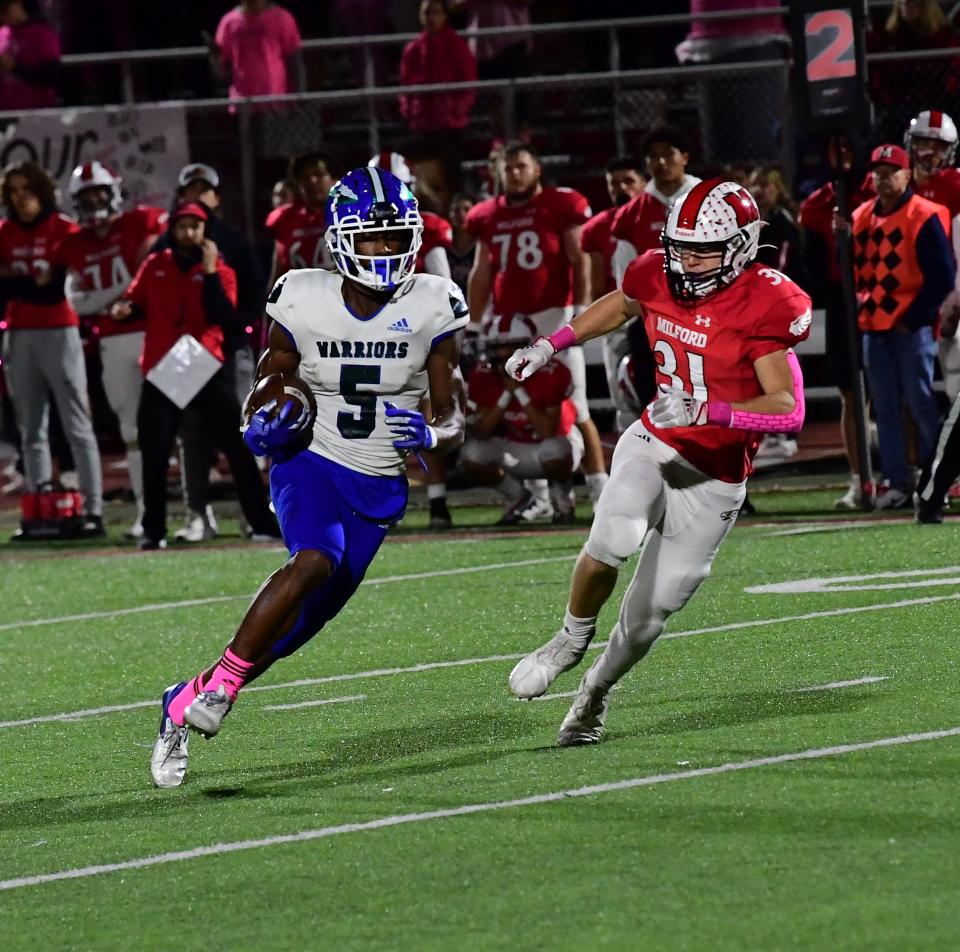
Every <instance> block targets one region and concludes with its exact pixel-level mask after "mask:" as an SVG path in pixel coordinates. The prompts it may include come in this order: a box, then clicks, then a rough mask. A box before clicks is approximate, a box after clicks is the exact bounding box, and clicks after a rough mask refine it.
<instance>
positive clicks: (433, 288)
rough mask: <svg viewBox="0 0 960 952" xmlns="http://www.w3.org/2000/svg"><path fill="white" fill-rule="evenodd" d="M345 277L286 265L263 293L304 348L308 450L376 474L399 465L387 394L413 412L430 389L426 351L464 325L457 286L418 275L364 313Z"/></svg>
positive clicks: (463, 308)
mask: <svg viewBox="0 0 960 952" xmlns="http://www.w3.org/2000/svg"><path fill="white" fill-rule="evenodd" d="M342 287H343V278H342V277H341V276H340V275H339V274H336V273H334V272H330V271H322V270H318V269H312V270H303V271H290V272H288V273H287V274H286V275H284V276H283V277H282V278H281V279H280V280H279V281H278V282H277V283H276V285H275V286H274V289H273V291H272V292H271V293H270V296H269V298H268V299H267V314H268V315H269V316H270V317H271V318H273V320H274V321H276V323H277V324H279V325H280V327H281V328H282V329H283V330H284V331H286V333H287V334H288V336H289V337H290V340H291V341H292V343H293V345H294V347H295V348H296V349H297V352H298V353H299V354H300V369H299V370H298V371H297V372H298V374H299V375H300V377H301V378H302V379H303V380H305V381H306V382H307V383H308V384H309V385H310V387H311V389H312V390H313V395H314V397H315V398H316V401H317V418H316V421H315V422H314V425H313V442H312V443H311V444H310V450H311V451H312V452H314V453H318V454H319V455H320V456H325V457H327V458H328V459H332V460H334V461H335V462H337V463H340V464H342V465H343V466H348V467H349V468H351V469H354V470H357V471H358V472H361V473H367V474H369V475H372V476H394V475H396V474H398V473H401V472H403V456H402V454H401V453H400V452H398V451H397V450H396V449H395V448H394V446H393V441H394V439H396V437H395V436H394V434H393V431H392V430H391V429H390V428H389V427H388V426H387V424H386V417H385V415H384V410H385V408H384V401H385V400H386V401H389V402H390V403H393V404H395V405H396V406H398V407H403V408H406V409H408V410H416V409H417V406H418V404H419V403H420V400H421V398H422V397H423V396H424V394H425V393H426V392H427V387H428V381H427V370H426V365H427V355H428V354H429V353H430V350H431V349H432V348H433V346H434V345H435V344H436V343H437V342H439V341H440V340H442V339H443V338H445V337H449V336H450V335H451V334H454V333H456V332H457V331H459V330H462V329H463V328H464V327H466V325H467V318H468V311H467V305H466V302H465V301H464V299H463V294H462V293H461V291H460V289H459V288H458V287H457V286H456V285H455V284H454V283H453V282H452V281H449V280H447V279H446V278H440V277H437V276H436V275H432V274H419V275H417V276H416V277H415V278H413V279H412V280H411V281H409V282H408V283H407V284H405V285H404V286H403V287H402V288H401V289H400V290H399V291H397V292H396V293H395V294H394V295H393V297H392V298H390V300H389V301H388V302H387V303H386V304H385V305H384V306H383V307H382V308H381V309H380V310H379V311H377V313H376V314H374V315H373V316H371V317H369V318H360V317H356V316H354V314H353V313H352V312H351V311H350V310H349V309H348V308H347V306H346V304H345V303H344V301H343V295H342Z"/></svg>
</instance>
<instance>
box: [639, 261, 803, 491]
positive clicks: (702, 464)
mask: <svg viewBox="0 0 960 952" xmlns="http://www.w3.org/2000/svg"><path fill="white" fill-rule="evenodd" d="M623 293H624V294H625V295H626V296H627V297H629V298H632V299H633V300H635V301H637V302H638V303H639V304H640V305H641V306H642V308H643V320H644V326H645V328H646V331H647V338H648V340H649V341H650V346H651V348H652V349H653V353H654V360H655V362H656V368H657V369H656V375H657V387H658V389H659V390H660V391H664V390H670V389H674V390H684V391H686V392H687V393H690V394H692V395H693V396H695V397H696V398H697V399H698V400H703V401H707V400H723V401H726V402H727V403H742V402H744V401H746V400H752V399H753V398H754V397H759V396H761V395H762V394H763V388H762V387H761V386H760V381H759V380H758V379H757V374H756V371H755V369H754V366H753V363H754V361H755V360H757V359H759V358H760V357H764V356H765V355H767V354H771V353H773V352H774V351H777V350H786V349H788V348H790V347H793V346H794V345H795V344H797V343H798V342H799V341H801V340H804V339H805V338H806V337H807V335H808V334H809V333H810V323H811V317H812V314H811V310H810V298H809V297H808V296H807V294H806V292H804V291H803V290H802V289H801V288H800V287H799V286H798V285H796V284H794V283H793V281H791V280H790V279H789V278H788V277H786V275H783V274H781V273H780V272H779V271H775V270H774V269H773V268H762V267H760V266H758V265H753V266H751V267H749V268H747V270H746V271H744V272H743V274H741V275H740V276H739V277H738V278H737V279H736V280H735V281H734V282H733V283H732V284H730V285H728V286H726V287H724V288H723V289H722V290H720V291H717V292H716V293H714V294H712V295H710V296H709V297H707V298H704V299H703V300H701V301H697V302H693V303H691V304H689V305H687V304H680V303H679V302H678V301H677V300H676V299H675V298H674V297H673V295H672V294H671V293H670V288H669V286H668V284H667V278H666V275H665V273H664V269H663V251H648V252H646V253H645V254H643V255H640V257H638V258H635V259H634V260H633V261H632V262H631V264H630V266H629V267H628V268H627V271H626V274H624V276H623ZM642 421H643V424H644V426H646V427H647V429H648V430H650V432H652V433H655V434H656V435H657V437H658V439H660V440H662V441H663V442H664V443H666V444H668V445H669V446H672V447H673V448H674V449H676V450H677V452H679V453H680V455H681V456H682V457H683V458H684V459H685V460H687V462H689V463H690V464H691V465H693V466H695V467H696V468H697V469H699V470H700V472H702V473H705V474H706V475H707V476H711V477H712V478H714V479H720V480H723V481H724V482H728V483H738V482H741V481H742V480H744V479H746V478H747V476H749V475H750V473H751V472H752V470H753V466H752V461H753V457H754V455H755V454H756V452H757V446H758V445H759V442H760V437H761V436H762V435H763V434H762V433H753V432H750V431H748V430H731V429H727V428H723V427H718V426H687V427H673V428H666V429H657V428H656V427H654V426H653V424H652V423H651V422H650V418H649V416H648V414H647V411H646V410H644V412H643V417H642Z"/></svg>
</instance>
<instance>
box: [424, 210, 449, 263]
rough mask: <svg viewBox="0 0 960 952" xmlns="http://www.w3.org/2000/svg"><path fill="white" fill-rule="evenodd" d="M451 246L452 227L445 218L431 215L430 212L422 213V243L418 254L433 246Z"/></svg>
mask: <svg viewBox="0 0 960 952" xmlns="http://www.w3.org/2000/svg"><path fill="white" fill-rule="evenodd" d="M452 247H453V228H452V227H451V225H450V222H448V221H447V220H446V218H441V217H440V216H439V215H433V214H431V213H430V212H424V214H423V244H422V245H421V246H420V254H422V255H425V254H426V253H427V252H429V251H433V249H434V248H452Z"/></svg>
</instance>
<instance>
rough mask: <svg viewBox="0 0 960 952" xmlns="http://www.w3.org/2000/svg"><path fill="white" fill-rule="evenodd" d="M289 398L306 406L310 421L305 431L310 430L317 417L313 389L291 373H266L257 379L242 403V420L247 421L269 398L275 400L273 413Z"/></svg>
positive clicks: (277, 411)
mask: <svg viewBox="0 0 960 952" xmlns="http://www.w3.org/2000/svg"><path fill="white" fill-rule="evenodd" d="M289 399H293V400H295V401H296V402H298V403H299V404H300V405H301V406H303V407H306V408H307V411H308V412H309V414H310V422H309V424H308V425H307V426H306V427H305V431H306V432H308V433H309V432H311V430H312V429H313V421H314V420H315V419H316V418H317V401H316V400H315V399H314V396H313V391H312V390H311V389H310V387H309V385H308V384H307V383H306V382H305V381H303V380H301V379H300V378H299V377H297V376H294V375H293V374H268V375H267V376H266V377H263V378H262V379H260V380H258V381H257V383H256V385H255V386H254V388H253V389H252V390H251V391H250V393H249V394H247V399H246V400H245V401H244V403H243V420H244V422H245V423H246V422H248V421H249V420H250V417H252V416H253V414H254V413H256V412H257V410H259V409H260V408H261V407H262V406H264V405H266V404H268V403H269V402H270V401H271V400H276V401H277V408H276V410H274V414H276V413H279V412H280V410H281V409H282V408H283V405H284V404H285V403H286V401H287V400H289ZM299 412H300V411H299V410H298V411H297V413H298V414H299Z"/></svg>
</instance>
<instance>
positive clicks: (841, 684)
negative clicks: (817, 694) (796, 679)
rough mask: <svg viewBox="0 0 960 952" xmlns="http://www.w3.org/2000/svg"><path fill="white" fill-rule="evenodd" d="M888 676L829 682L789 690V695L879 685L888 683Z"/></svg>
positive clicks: (869, 676) (871, 676) (870, 676)
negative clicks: (883, 682) (882, 682)
mask: <svg viewBox="0 0 960 952" xmlns="http://www.w3.org/2000/svg"><path fill="white" fill-rule="evenodd" d="M889 680H890V675H889V674H884V675H879V676H877V675H868V676H867V677H865V678H854V679H853V680H851V681H830V682H829V683H827V684H810V685H808V686H807V687H802V688H791V689H790V690H789V691H788V692H787V693H789V694H806V693H807V692H808V691H835V690H837V688H855V687H858V686H859V685H862V684H879V683H880V682H881V681H889Z"/></svg>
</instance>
